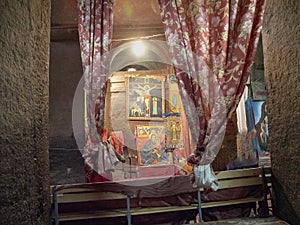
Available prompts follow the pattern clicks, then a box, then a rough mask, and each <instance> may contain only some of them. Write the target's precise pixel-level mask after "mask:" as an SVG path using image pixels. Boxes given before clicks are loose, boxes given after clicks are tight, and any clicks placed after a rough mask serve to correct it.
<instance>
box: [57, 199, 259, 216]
mask: <svg viewBox="0 0 300 225" xmlns="http://www.w3.org/2000/svg"><path fill="white" fill-rule="evenodd" d="M262 200H263V198H243V199H235V200H228V201H217V202H203V203H202V208H211V207H219V206H227V205H236V204H245V203H251V202H257V201H262ZM197 207H198V206H197V204H192V205H188V206H162V207H145V208H134V209H132V210H131V215H133V216H135V215H136V216H137V215H147V214H156V213H166V212H179V211H186V210H197ZM126 213H127V211H126V209H123V210H122V209H120V210H115V211H112V210H111V211H94V212H90V213H77V214H72V213H68V214H62V215H61V216H60V219H59V220H60V221H68V220H69V221H71V220H82V219H93V218H94V219H100V218H112V217H121V216H126Z"/></svg>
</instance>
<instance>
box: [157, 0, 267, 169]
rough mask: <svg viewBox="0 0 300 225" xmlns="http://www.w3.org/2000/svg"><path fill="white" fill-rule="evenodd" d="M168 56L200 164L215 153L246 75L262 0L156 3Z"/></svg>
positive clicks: (204, 162)
mask: <svg viewBox="0 0 300 225" xmlns="http://www.w3.org/2000/svg"><path fill="white" fill-rule="evenodd" d="M159 4H160V9H161V16H162V21H163V24H164V29H165V36H166V40H167V44H168V45H169V52H170V54H171V57H172V63H173V65H174V69H175V74H176V77H177V79H178V84H179V89H180V94H181V98H182V101H183V105H184V107H185V112H186V115H187V119H188V123H189V127H190V129H191V134H192V139H193V141H194V142H195V143H196V144H197V146H198V147H203V146H204V147H205V153H204V155H203V157H202V159H201V164H202V165H206V164H209V163H211V162H212V161H213V160H214V158H215V156H216V154H217V152H218V151H219V149H220V147H221V144H222V141H223V136H224V134H225V129H226V120H227V119H228V118H230V117H231V115H232V113H233V112H234V111H235V109H236V107H237V105H238V102H239V99H240V97H241V95H242V93H243V90H244V87H245V83H246V81H247V79H248V76H249V73H250V67H251V64H252V61H253V57H254V54H255V51H256V46H257V43H258V39H259V34H260V31H261V25H262V16H263V11H264V7H265V0H215V1H209V0H159Z"/></svg>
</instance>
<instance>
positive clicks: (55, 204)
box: [53, 187, 59, 225]
mask: <svg viewBox="0 0 300 225" xmlns="http://www.w3.org/2000/svg"><path fill="white" fill-rule="evenodd" d="M53 203H54V221H55V225H59V220H58V199H57V192H56V187H54V188H53Z"/></svg>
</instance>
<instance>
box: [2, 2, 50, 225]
mask: <svg viewBox="0 0 300 225" xmlns="http://www.w3.org/2000/svg"><path fill="white" fill-rule="evenodd" d="M0 24H1V25H0V49H1V51H0V71H1V72H0V73H1V75H0V89H1V92H0V105H1V113H0V158H1V160H0V221H1V222H0V223H1V224H5V225H10V224H11V225H18V224H39V225H43V224H45V225H46V224H49V208H50V207H49V206H50V205H49V200H50V197H49V183H48V181H49V163H48V161H49V156H48V98H49V95H48V87H49V83H48V74H49V73H48V70H49V44H50V1H49V0H34V1H27V0H26V1H25V0H18V1H17V0H2V1H0Z"/></svg>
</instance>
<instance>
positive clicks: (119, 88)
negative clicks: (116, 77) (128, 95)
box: [110, 83, 126, 93]
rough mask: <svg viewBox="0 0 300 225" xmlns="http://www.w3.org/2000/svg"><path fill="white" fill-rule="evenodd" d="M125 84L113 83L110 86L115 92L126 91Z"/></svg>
mask: <svg viewBox="0 0 300 225" xmlns="http://www.w3.org/2000/svg"><path fill="white" fill-rule="evenodd" d="M125 91H126V89H125V84H124V83H112V84H111V86H110V92H111V93H115V92H125Z"/></svg>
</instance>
